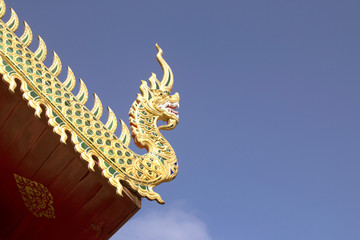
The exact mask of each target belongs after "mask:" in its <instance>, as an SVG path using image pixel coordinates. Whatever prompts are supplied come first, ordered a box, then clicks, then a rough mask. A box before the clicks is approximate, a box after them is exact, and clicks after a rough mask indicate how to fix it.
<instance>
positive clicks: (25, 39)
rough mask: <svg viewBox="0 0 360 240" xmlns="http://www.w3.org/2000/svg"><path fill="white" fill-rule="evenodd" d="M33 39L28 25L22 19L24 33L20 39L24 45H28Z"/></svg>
mask: <svg viewBox="0 0 360 240" xmlns="http://www.w3.org/2000/svg"><path fill="white" fill-rule="evenodd" d="M32 39H33V34H32V31H31V28H30V27H29V25H28V24H27V23H26V22H25V21H24V33H23V35H22V36H21V37H20V41H21V42H22V43H23V44H24V46H25V47H29V46H30V44H31V42H32Z"/></svg>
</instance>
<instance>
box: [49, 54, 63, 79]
mask: <svg viewBox="0 0 360 240" xmlns="http://www.w3.org/2000/svg"><path fill="white" fill-rule="evenodd" d="M53 55H54V60H53V63H52V64H51V66H50V67H49V70H50V72H52V74H54V76H55V77H57V76H59V74H60V73H61V69H62V65H61V61H60V58H59V56H58V55H57V54H56V52H54V51H53Z"/></svg>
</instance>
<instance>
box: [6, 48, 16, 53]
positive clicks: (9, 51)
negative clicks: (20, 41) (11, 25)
mask: <svg viewBox="0 0 360 240" xmlns="http://www.w3.org/2000/svg"><path fill="white" fill-rule="evenodd" d="M6 51H7V52H8V53H12V52H14V49H13V48H11V47H8V48H6Z"/></svg>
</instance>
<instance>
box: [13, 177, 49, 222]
mask: <svg viewBox="0 0 360 240" xmlns="http://www.w3.org/2000/svg"><path fill="white" fill-rule="evenodd" d="M14 177H15V181H16V185H17V187H18V188H19V192H20V194H21V197H22V199H23V200H24V204H25V206H26V207H27V209H28V210H29V211H30V212H31V213H32V214H34V216H36V217H47V218H55V209H54V207H53V203H54V199H53V197H52V195H51V193H50V192H49V190H48V189H47V188H46V187H45V186H44V185H42V184H41V183H38V182H36V181H34V180H30V179H27V178H25V177H22V176H19V175H17V174H15V173H14Z"/></svg>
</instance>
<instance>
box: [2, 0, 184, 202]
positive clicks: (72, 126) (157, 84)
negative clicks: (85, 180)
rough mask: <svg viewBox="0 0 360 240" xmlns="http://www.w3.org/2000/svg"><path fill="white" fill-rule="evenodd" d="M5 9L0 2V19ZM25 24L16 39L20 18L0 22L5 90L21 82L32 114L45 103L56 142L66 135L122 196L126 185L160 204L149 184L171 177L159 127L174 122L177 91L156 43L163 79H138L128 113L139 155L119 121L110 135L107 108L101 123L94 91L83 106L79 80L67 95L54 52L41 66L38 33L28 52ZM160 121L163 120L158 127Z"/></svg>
mask: <svg viewBox="0 0 360 240" xmlns="http://www.w3.org/2000/svg"><path fill="white" fill-rule="evenodd" d="M5 11H6V10H5V3H4V1H3V0H0V18H2V17H3V16H4V14H5ZM24 25H25V28H24V33H23V34H22V35H21V37H18V36H17V35H16V34H15V31H16V30H17V28H18V26H19V20H18V17H17V15H16V13H15V11H14V10H12V9H11V17H10V19H9V20H8V21H7V22H6V23H4V22H2V21H1V20H0V73H1V74H2V75H3V80H4V81H5V82H7V83H8V84H9V89H10V90H11V91H14V89H15V87H16V81H15V79H18V80H20V82H21V91H22V92H23V97H24V99H26V100H27V101H28V103H29V105H30V106H31V107H32V108H34V109H35V115H36V116H38V117H41V115H40V114H41V112H42V108H41V107H42V106H43V107H45V109H46V116H47V117H48V118H49V120H48V123H49V125H51V126H52V127H53V128H54V132H56V133H57V134H58V135H60V140H61V141H62V142H64V143H65V142H66V139H67V134H66V133H70V135H71V141H72V143H73V144H74V145H75V149H76V151H77V152H79V153H80V155H81V158H82V159H84V160H85V161H87V162H88V167H89V168H90V169H92V170H94V166H95V164H96V162H97V164H98V166H99V167H100V168H101V169H102V174H103V175H104V176H105V177H106V178H108V180H109V182H110V183H111V184H112V185H113V186H115V187H116V188H117V193H118V194H119V195H122V189H123V186H122V185H123V184H124V183H126V184H127V185H129V186H130V187H131V188H132V189H133V190H134V191H136V192H138V193H139V195H140V196H143V197H146V198H148V199H150V200H157V201H158V202H159V203H164V202H163V200H162V199H161V197H160V195H159V194H158V193H156V192H154V190H153V188H154V187H155V186H157V185H158V184H160V183H162V182H167V181H170V180H172V179H174V178H175V176H176V174H177V172H178V163H177V159H176V155H175V152H174V150H173V148H172V147H171V145H170V144H169V142H168V141H166V140H165V138H164V137H163V135H162V134H161V133H160V130H171V129H173V128H174V127H175V126H176V125H177V124H178V122H179V114H178V112H177V110H176V109H177V108H178V107H179V100H180V98H179V94H178V93H175V94H173V95H171V90H172V87H173V83H174V80H173V73H172V71H171V69H170V67H169V65H168V64H167V63H166V62H165V60H164V59H163V57H162V55H163V51H162V50H161V48H160V47H159V46H158V45H157V44H156V45H155V46H156V48H157V49H158V53H157V56H156V57H157V60H158V62H159V63H160V65H161V67H162V70H163V73H164V74H163V78H162V80H161V81H159V80H158V79H157V78H156V75H155V74H154V73H153V74H152V75H151V77H150V78H149V83H150V86H148V84H147V82H145V81H142V83H141V86H140V92H141V94H138V95H137V98H136V100H135V101H134V103H133V104H132V106H131V108H130V112H129V116H130V117H129V120H130V129H131V136H132V137H133V139H134V142H135V144H136V145H137V146H138V147H140V148H145V149H146V150H147V151H148V153H146V154H144V155H139V154H136V153H134V152H133V151H132V150H130V149H129V148H128V146H129V143H130V139H131V137H130V131H129V129H128V128H127V126H126V124H125V123H124V122H123V121H122V120H120V123H121V126H122V132H121V134H120V136H119V137H117V136H116V135H115V134H114V132H115V130H116V127H117V118H116V116H115V114H114V112H113V111H112V110H111V109H110V108H108V111H109V117H108V120H107V122H106V123H105V124H104V123H102V122H101V120H100V118H101V116H102V113H103V107H102V104H101V101H100V99H99V98H98V96H97V95H96V94H94V98H95V101H94V106H93V107H92V109H91V110H89V109H88V108H87V107H86V106H85V103H86V102H87V99H88V91H87V88H86V85H85V84H84V82H83V81H82V80H81V79H80V89H79V92H78V93H77V94H76V95H74V94H73V93H72V90H73V89H74V87H75V76H74V73H73V72H72V70H71V69H70V68H69V67H68V68H67V70H68V74H67V78H66V79H65V81H63V82H61V81H59V80H58V78H57V77H58V76H59V74H60V72H61V69H62V64H61V61H60V58H59V57H58V55H57V54H56V53H55V52H53V55H54V60H53V63H52V65H51V66H50V67H46V66H45V65H44V63H43V62H44V60H45V58H46V55H47V49H46V45H45V42H44V41H43V40H42V38H41V37H38V38H39V47H38V49H37V50H36V51H35V52H32V51H31V50H29V48H28V47H29V45H30V44H31V42H32V38H33V36H32V31H31V29H30V27H29V25H28V24H27V23H26V22H24ZM159 120H162V121H165V122H166V124H165V125H161V126H157V122H158V121H159Z"/></svg>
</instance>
